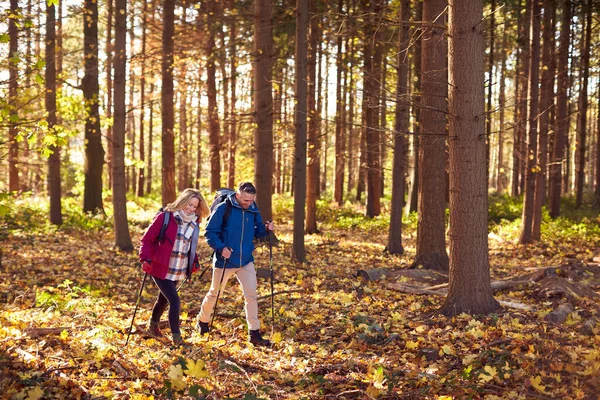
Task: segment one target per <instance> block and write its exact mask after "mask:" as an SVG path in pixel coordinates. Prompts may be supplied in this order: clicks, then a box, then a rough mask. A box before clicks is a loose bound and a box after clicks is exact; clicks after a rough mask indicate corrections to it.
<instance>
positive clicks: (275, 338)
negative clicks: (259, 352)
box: [271, 332, 282, 343]
mask: <svg viewBox="0 0 600 400" xmlns="http://www.w3.org/2000/svg"><path fill="white" fill-rule="evenodd" d="M281 339H282V337H281V332H275V333H274V334H273V336H272V337H271V340H272V341H273V343H279V342H281Z"/></svg>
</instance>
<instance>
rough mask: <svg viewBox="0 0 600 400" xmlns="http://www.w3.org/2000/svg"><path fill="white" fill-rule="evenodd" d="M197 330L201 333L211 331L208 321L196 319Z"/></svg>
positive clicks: (204, 333)
mask: <svg viewBox="0 0 600 400" xmlns="http://www.w3.org/2000/svg"><path fill="white" fill-rule="evenodd" d="M196 330H197V331H198V332H200V335H206V334H207V333H208V332H210V327H209V326H208V322H202V321H200V320H198V321H196Z"/></svg>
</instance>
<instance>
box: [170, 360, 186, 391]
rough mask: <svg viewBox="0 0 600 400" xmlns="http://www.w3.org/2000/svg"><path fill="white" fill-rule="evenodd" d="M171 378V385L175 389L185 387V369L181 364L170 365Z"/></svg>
mask: <svg viewBox="0 0 600 400" xmlns="http://www.w3.org/2000/svg"><path fill="white" fill-rule="evenodd" d="M168 376H169V378H170V379H171V385H172V386H173V389H175V390H181V389H183V388H185V382H184V381H183V370H182V368H181V365H179V364H177V365H171V366H170V367H169V374H168Z"/></svg>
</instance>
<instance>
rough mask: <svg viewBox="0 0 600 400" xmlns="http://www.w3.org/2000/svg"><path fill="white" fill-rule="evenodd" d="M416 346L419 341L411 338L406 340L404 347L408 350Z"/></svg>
mask: <svg viewBox="0 0 600 400" xmlns="http://www.w3.org/2000/svg"><path fill="white" fill-rule="evenodd" d="M417 347H419V342H413V341H412V340H409V341H407V342H406V348H407V349H409V350H414V349H416V348H417Z"/></svg>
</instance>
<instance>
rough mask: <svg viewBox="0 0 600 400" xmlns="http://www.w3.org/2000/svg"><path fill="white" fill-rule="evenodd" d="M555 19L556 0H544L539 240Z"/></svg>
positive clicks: (535, 218) (537, 213)
mask: <svg viewBox="0 0 600 400" xmlns="http://www.w3.org/2000/svg"><path fill="white" fill-rule="evenodd" d="M555 21H556V2H555V0H546V2H545V3H544V29H543V34H542V38H543V41H544V42H543V43H544V48H543V51H542V66H543V67H542V80H541V92H540V109H539V119H538V130H539V138H538V143H539V146H538V161H539V166H540V170H539V173H538V175H537V177H536V181H535V199H534V211H533V226H532V236H533V239H534V240H540V239H541V230H542V207H543V206H544V204H545V203H546V180H547V164H548V133H549V131H550V128H551V126H552V120H551V118H550V116H551V114H553V106H554V104H553V101H554V72H555V70H556V65H555V63H554V47H555V46H554V24H555Z"/></svg>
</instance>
